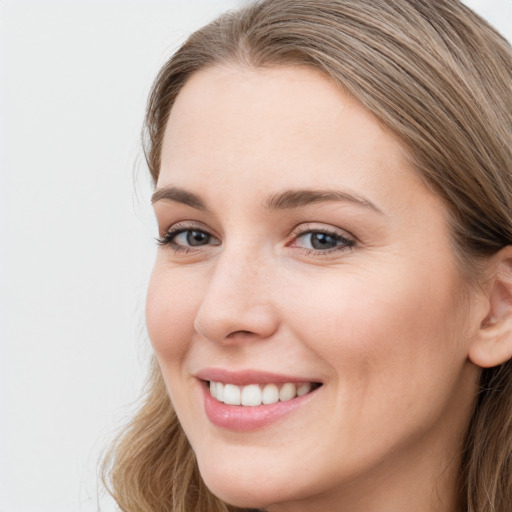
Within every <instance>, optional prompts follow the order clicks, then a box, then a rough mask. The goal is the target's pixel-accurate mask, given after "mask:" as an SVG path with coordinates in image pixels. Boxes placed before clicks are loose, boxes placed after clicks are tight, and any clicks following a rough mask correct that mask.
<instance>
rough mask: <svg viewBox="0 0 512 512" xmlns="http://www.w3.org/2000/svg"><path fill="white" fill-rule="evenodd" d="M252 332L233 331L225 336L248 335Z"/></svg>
mask: <svg viewBox="0 0 512 512" xmlns="http://www.w3.org/2000/svg"><path fill="white" fill-rule="evenodd" d="M252 334H254V333H253V332H251V331H234V332H232V333H230V334H228V335H227V336H226V338H234V337H235V336H250V335H252Z"/></svg>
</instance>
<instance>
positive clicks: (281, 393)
mask: <svg viewBox="0 0 512 512" xmlns="http://www.w3.org/2000/svg"><path fill="white" fill-rule="evenodd" d="M206 384H207V385H208V387H209V389H210V395H211V396H212V397H213V398H214V399H215V400H217V401H218V402H222V403H224V404H226V405H239V406H246V407H257V406H260V405H270V404H276V403H277V402H287V401H289V400H293V399H294V398H298V397H301V396H304V395H307V394H308V393H311V392H312V391H314V390H315V389H318V388H319V387H320V386H321V385H322V384H321V383H319V382H303V383H294V382H285V383H278V384H273V383H269V384H249V385H246V386H237V385H235V384H225V383H223V382H215V381H213V380H211V381H206Z"/></svg>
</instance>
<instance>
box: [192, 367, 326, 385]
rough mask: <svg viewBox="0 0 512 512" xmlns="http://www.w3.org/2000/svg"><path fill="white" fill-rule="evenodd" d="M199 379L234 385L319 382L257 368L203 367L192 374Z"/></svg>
mask: <svg viewBox="0 0 512 512" xmlns="http://www.w3.org/2000/svg"><path fill="white" fill-rule="evenodd" d="M194 376H195V377H196V378H197V379H199V380H207V381H210V380H213V381H214V382H223V383H224V384H234V385H235V386H247V385H249V384H269V383H273V384H284V383H285V382H293V383H301V382H320V381H319V380H318V379H310V378H308V377H294V376H291V375H282V374H277V373H270V372H263V371H259V370H243V371H237V372H233V371H229V370H224V369H222V368H205V369H203V370H201V371H199V372H197V373H196V374H195V375H194Z"/></svg>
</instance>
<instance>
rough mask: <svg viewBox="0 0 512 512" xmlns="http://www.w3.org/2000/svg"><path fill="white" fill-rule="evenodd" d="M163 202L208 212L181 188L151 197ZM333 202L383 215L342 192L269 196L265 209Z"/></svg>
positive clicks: (368, 203)
mask: <svg viewBox="0 0 512 512" xmlns="http://www.w3.org/2000/svg"><path fill="white" fill-rule="evenodd" d="M161 200H167V201H173V202H176V203H181V204H185V205H187V206H190V207H192V208H195V209H197V210H201V211H204V210H207V207H206V204H205V203H204V202H203V200H202V199H201V198H200V197H199V196H198V195H196V194H194V193H193V192H189V191H187V190H184V189H182V188H179V187H173V186H169V187H163V188H160V189H158V190H156V191H155V193H154V194H153V195H152V196H151V204H155V203H156V202H157V201H161ZM331 201H332V202H337V201H344V202H350V203H354V204H356V205H359V206H363V207H364V208H369V209H371V210H374V211H375V212H377V213H379V214H381V215H382V214H383V212H382V210H381V209H380V208H378V207H377V206H376V205H375V204H374V203H372V202H371V201H370V200H369V199H366V198H365V197H363V196H359V195H355V194H350V193H348V192H344V191H340V190H312V189H297V190H286V191H284V192H279V193H276V194H272V195H271V196H269V197H268V198H267V200H266V201H265V207H266V208H268V209H269V210H287V209H294V208H300V207H302V206H307V205H310V204H313V203H322V202H331Z"/></svg>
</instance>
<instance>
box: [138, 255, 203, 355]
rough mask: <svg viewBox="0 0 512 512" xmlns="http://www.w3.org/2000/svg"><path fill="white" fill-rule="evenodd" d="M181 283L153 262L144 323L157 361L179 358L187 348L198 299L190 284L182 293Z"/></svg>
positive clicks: (182, 286) (191, 334)
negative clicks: (153, 266)
mask: <svg viewBox="0 0 512 512" xmlns="http://www.w3.org/2000/svg"><path fill="white" fill-rule="evenodd" d="M184 286H186V283H182V282H181V280H180V277H179V276H174V274H173V273H170V272H166V271H165V270H163V269H161V268H160V267H159V266H158V265H157V266H155V268H154V270H153V272H152V274H151V279H150V282H149V287H148V293H147V298H146V325H147V330H148V334H149V338H150V340H151V344H152V345H153V349H154V350H155V353H156V355H157V358H158V359H159V360H160V364H162V360H165V361H166V362H170V361H174V360H179V359H182V358H183V357H184V355H185V354H186V352H187V350H188V349H189V345H190V341H191V339H192V336H193V331H194V318H195V313H196V310H197V307H196V304H197V300H199V299H196V297H195V295H196V294H194V293H191V292H193V287H191V286H189V287H188V288H189V289H190V290H189V291H187V293H184V291H185V290H187V288H184Z"/></svg>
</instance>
